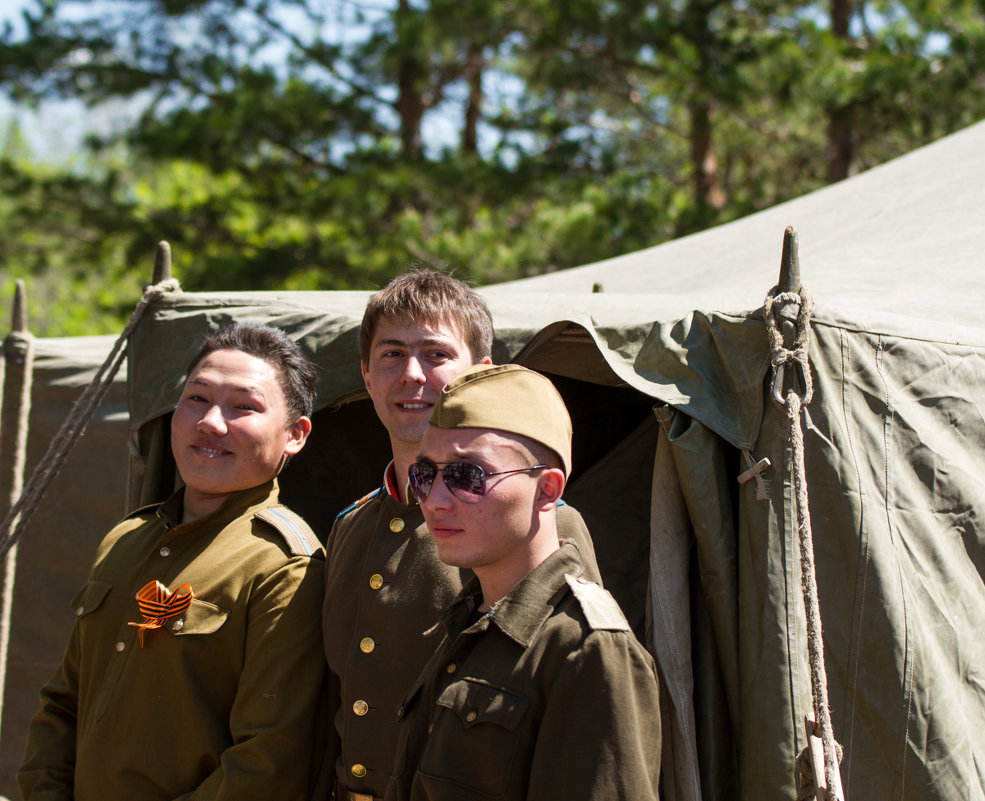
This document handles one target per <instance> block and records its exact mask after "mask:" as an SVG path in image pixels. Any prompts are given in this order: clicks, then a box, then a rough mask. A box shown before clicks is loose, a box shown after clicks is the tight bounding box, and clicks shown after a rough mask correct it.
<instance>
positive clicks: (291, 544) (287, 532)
mask: <svg viewBox="0 0 985 801" xmlns="http://www.w3.org/2000/svg"><path fill="white" fill-rule="evenodd" d="M256 516H257V517H258V518H260V520H263V521H264V522H265V523H269V524H270V525H271V526H273V527H274V528H275V529H277V531H278V532H279V533H280V535H281V536H282V537H283V538H284V542H286V543H287V547H288V549H289V550H290V552H291V553H292V554H293V555H294V556H314V557H318V558H320V559H324V558H325V551H324V550H323V549H322V547H321V543H320V542H319V541H318V538H317V537H316V536H315V532H314V531H312V530H311V526H309V525H308V524H307V523H305V522H304V519H303V518H302V517H301V516H300V515H297V514H295V513H294V512H292V511H291V510H290V509H288V508H287V507H286V506H268V507H266V508H264V509H261V510H260V511H259V512H257V513H256Z"/></svg>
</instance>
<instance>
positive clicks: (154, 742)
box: [18, 481, 324, 801]
mask: <svg viewBox="0 0 985 801" xmlns="http://www.w3.org/2000/svg"><path fill="white" fill-rule="evenodd" d="M277 491H278V490H277V483H276V481H271V482H268V483H267V484H264V485H262V486H260V487H254V488H252V489H250V490H244V491H242V492H239V493H236V494H234V495H232V496H230V497H229V498H228V499H227V500H226V501H225V503H224V504H223V505H222V507H220V508H219V509H218V510H216V511H215V512H213V513H211V514H209V515H206V516H205V517H202V518H199V519H198V520H195V521H193V522H191V523H187V524H183V525H182V524H180V501H181V497H180V495H181V494H180V493H179V494H178V495H176V496H175V497H173V498H172V499H170V500H169V501H167V502H165V503H164V504H162V505H160V506H158V507H152V508H148V509H143V510H139V511H138V512H135V513H134V514H133V515H132V516H131V517H130V518H128V519H127V520H125V521H123V522H122V523H120V524H119V525H118V526H116V527H115V528H114V529H113V530H112V531H111V532H110V533H109V535H108V536H107V537H106V538H105V539H104V540H103V542H102V544H101V545H100V546H99V550H98V552H97V555H96V561H95V564H94V566H93V568H92V572H91V573H90V577H89V581H88V583H87V584H86V586H85V588H84V589H83V590H82V591H81V592H80V593H79V595H78V596H77V597H76V599H75V601H74V606H75V612H76V615H77V616H78V620H77V621H76V623H75V627H74V629H73V631H72V635H71V638H70V640H69V644H68V649H67V651H66V654H65V657H64V660H63V662H62V664H61V666H60V668H59V669H58V671H57V672H56V674H55V676H54V677H53V678H52V680H51V681H50V682H49V683H48V684H47V685H46V686H45V687H44V689H43V690H42V692H41V700H42V705H41V710H40V711H39V712H38V714H37V715H36V716H35V718H34V720H33V721H32V723H31V727H30V730H29V734H28V743H27V753H26V758H25V763H24V765H23V766H22V767H21V770H20V772H19V774H18V781H19V784H20V788H21V793H22V794H23V797H24V798H25V799H26V800H27V801H41V800H42V799H45V800H47V799H64V801H72V799H75V801H107V800H109V801H158V799H160V801H164V799H182V801H198V799H229V801H242V799H272V798H276V799H278V801H281V800H283V801H287V799H299V800H300V799H307V798H308V797H309V792H310V785H311V777H312V773H313V763H314V762H315V758H314V755H313V751H314V750H315V748H316V743H314V742H313V741H312V738H313V737H314V736H315V723H316V721H315V716H316V714H317V712H318V710H319V696H320V693H321V692H322V690H323V682H324V661H323V658H322V654H321V638H320V636H319V635H320V632H319V630H318V622H317V621H318V615H319V611H320V606H321V600H322V595H323V567H322V564H321V558H320V557H321V556H322V553H321V550H320V546H318V544H317V541H314V540H313V538H311V537H310V536H309V537H305V534H306V533H307V534H309V535H310V530H309V531H307V532H305V530H304V528H303V527H302V526H299V525H297V524H296V521H295V523H294V525H293V527H291V528H292V530H291V531H286V532H285V534H284V535H282V534H281V533H280V530H283V529H281V526H280V525H278V528H274V526H273V525H271V524H269V523H267V522H264V521H262V520H260V519H257V518H256V517H255V515H256V514H257V513H258V512H262V511H263V510H264V509H271V508H274V511H273V514H275V515H277V516H278V517H282V516H283V511H284V509H283V507H279V506H277ZM268 513H269V512H268ZM291 537H293V538H294V540H293V541H294V543H295V547H294V548H293V549H290V548H289V547H288V545H287V539H286V538H288V539H290V538H291ZM312 542H313V543H314V544H313V545H312ZM292 550H294V551H298V552H304V555H294V554H293V553H292ZM308 553H312V555H314V556H317V557H318V558H311V557H309V556H308V555H307V554H308ZM153 579H156V580H158V581H160V582H161V583H163V584H164V585H166V586H167V587H168V588H169V589H171V590H175V589H177V588H178V587H180V586H181V585H182V584H186V583H187V584H189V585H191V589H192V592H193V593H194V595H195V599H194V600H193V601H192V604H191V606H190V607H189V609H188V611H187V612H185V613H184V614H182V615H180V616H178V617H174V618H171V619H169V620H168V621H167V623H166V624H165V626H164V627H163V628H159V629H152V630H148V631H146V632H145V633H144V637H143V640H144V642H143V647H141V644H140V641H139V638H138V630H137V628H136V627H135V626H131V625H128V624H129V623H130V622H140V621H142V620H143V617H142V615H141V614H140V611H139V610H138V607H137V601H136V599H135V597H134V596H135V593H136V592H137V591H138V590H139V589H140V588H142V587H143V586H144V585H145V584H146V583H147V582H148V581H151V580H153ZM323 742H324V741H323V740H321V741H320V742H319V743H318V744H317V747H318V748H319V749H320V748H321V747H323Z"/></svg>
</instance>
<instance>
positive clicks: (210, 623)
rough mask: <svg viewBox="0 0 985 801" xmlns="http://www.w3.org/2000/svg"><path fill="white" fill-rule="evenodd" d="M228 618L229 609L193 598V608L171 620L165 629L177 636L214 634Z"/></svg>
mask: <svg viewBox="0 0 985 801" xmlns="http://www.w3.org/2000/svg"><path fill="white" fill-rule="evenodd" d="M228 617H229V610H228V609H223V608H222V607H221V606H216V605H215V604H210V603H209V602H208V601H202V600H199V599H198V598H193V599H192V604H191V606H189V607H188V609H187V610H185V612H184V614H182V615H179V616H178V617H175V618H172V619H171V620H169V621H168V622H167V623H166V624H165V625H164V628H165V629H166V630H167V631H168V632H169V633H171V634H175V635H183V634H214V633H215V632H217V631H218V630H219V629H220V628H222V624H223V623H225V622H226V620H227V618H228Z"/></svg>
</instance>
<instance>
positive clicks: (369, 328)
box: [322, 270, 598, 801]
mask: <svg viewBox="0 0 985 801" xmlns="http://www.w3.org/2000/svg"><path fill="white" fill-rule="evenodd" d="M492 340H493V326H492V317H491V315H490V314H489V310H488V308H487V307H486V304H485V302H484V301H483V300H482V299H481V298H480V297H479V296H478V295H477V294H476V293H475V292H473V291H472V290H471V289H469V287H468V286H467V285H466V284H465V283H463V282H462V281H459V280H457V279H455V278H451V277H450V276H447V275H444V274H442V273H440V272H437V271H434V270H417V271H413V272H409V273H406V274H404V275H401V276H398V277H397V278H395V279H394V280H393V281H391V282H390V284H389V285H388V286H387V287H385V288H384V289H383V290H382V291H380V292H377V293H376V294H375V295H373V296H372V297H371V298H370V300H369V303H368V304H367V307H366V312H365V315H364V317H363V321H362V328H361V330H360V337H359V346H360V355H361V359H362V372H363V378H364V380H365V382H366V388H367V390H368V391H369V394H370V397H371V398H372V400H373V404H374V408H375V409H376V412H377V415H378V416H379V418H380V420H381V421H382V423H383V425H384V426H385V427H386V429H387V432H388V433H389V435H390V443H391V446H392V449H393V461H392V462H390V464H389V465H387V467H386V470H385V474H384V479H383V486H382V487H381V488H380V489H378V490H376V491H374V492H372V493H370V494H369V495H367V496H366V497H365V498H363V499H362V500H361V501H359V502H357V503H356V504H353V506H351V507H350V508H349V509H347V510H345V511H344V512H342V514H340V515H339V517H338V519H337V520H336V522H335V525H334V526H333V527H332V531H331V533H330V534H329V536H328V540H327V543H326V552H327V557H326V565H325V568H326V572H325V605H324V609H323V618H322V619H323V625H324V641H325V656H326V659H327V661H328V665H329V668H330V670H329V680H330V685H331V690H330V702H329V705H330V708H331V709H332V710H333V711H332V716H333V718H334V724H335V725H334V727H332V731H331V732H329V736H330V738H331V741H330V744H329V748H328V751H327V756H326V760H325V762H326V764H325V765H324V766H323V770H324V776H323V784H331V783H332V782H336V783H337V787H336V790H337V797H338V801H370V799H374V798H380V797H382V795H383V793H384V791H385V789H386V783H387V779H388V777H389V775H390V770H391V768H392V767H393V759H394V753H395V748H396V713H395V710H396V707H397V704H398V702H399V701H400V699H401V698H402V697H403V695H404V693H405V692H406V690H407V688H408V687H409V686H410V684H411V682H412V681H413V680H414V679H415V678H416V677H417V675H418V673H419V671H420V669H421V667H422V666H423V665H424V663H425V662H426V661H427V660H428V658H429V657H430V656H431V654H432V653H433V651H434V648H435V646H436V645H437V643H438V639H437V638H436V637H435V636H433V635H428V634H425V631H426V630H427V629H430V628H431V627H432V626H433V624H434V623H435V622H436V621H437V619H438V616H439V614H440V613H441V610H443V609H444V608H445V607H446V606H447V605H448V604H449V603H450V602H451V601H452V599H454V598H455V597H456V595H457V594H458V592H459V591H460V590H461V588H462V584H463V580H464V579H466V578H468V577H469V576H470V575H471V574H470V573H469V572H468V571H461V570H459V569H458V568H454V567H449V566H447V565H445V564H442V563H441V561H440V560H439V559H438V556H437V553H436V551H435V548H434V543H433V541H432V540H431V537H430V536H429V535H428V533H427V529H426V527H425V525H424V518H423V516H422V515H421V511H420V508H419V507H418V506H417V503H416V502H415V501H414V500H413V498H411V497H409V496H408V490H407V468H408V467H409V465H410V464H411V462H413V461H414V460H415V459H416V457H417V452H418V448H419V446H420V439H421V436H422V434H423V433H424V431H425V429H426V428H427V425H428V420H429V418H430V416H431V410H432V408H433V407H434V403H435V401H436V400H437V398H438V394H439V393H440V391H441V388H442V387H443V386H444V385H445V383H446V382H448V381H449V380H451V379H452V378H453V377H454V376H455V375H457V374H458V373H459V372H461V371H462V370H464V369H465V368H466V367H469V366H470V365H472V364H475V363H480V362H481V363H489V362H490V355H491V350H492ZM558 520H559V527H560V529H561V536H562V537H565V538H571V539H573V540H575V541H576V542H577V543H578V547H579V550H580V552H581V557H582V559H583V560H584V561H585V563H586V566H587V570H588V572H589V573H590V574H591V575H592V576H593V577H594V578H596V579H597V578H598V566H597V564H596V562H595V552H594V549H593V548H592V545H591V540H590V538H589V536H588V530H587V528H586V527H585V524H584V521H583V520H582V519H581V515H579V514H578V513H577V512H576V511H575V510H574V509H572V508H571V507H569V506H562V507H561V508H560V509H559V512H558ZM322 792H323V793H324V792H327V788H326V787H323V788H322Z"/></svg>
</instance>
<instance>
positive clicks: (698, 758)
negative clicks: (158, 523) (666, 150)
mask: <svg viewBox="0 0 985 801" xmlns="http://www.w3.org/2000/svg"><path fill="white" fill-rule="evenodd" d="M983 148H985V124H979V125H977V126H973V127H972V128H970V129H967V130H965V131H963V132H960V133H959V134H956V135H955V136H953V137H949V138H948V139H945V140H942V141H940V142H937V143H935V144H933V145H931V146H928V147H927V148H923V149H921V150H920V151H916V152H914V153H912V154H910V155H908V156H905V157H904V158H902V159H899V160H897V161H895V162H892V163H890V164H887V165H884V166H882V167H879V168H876V169H873V170H871V171H869V172H866V173H864V174H862V175H860V176H858V177H856V178H852V179H849V180H847V181H845V182H842V183H841V184H837V185H835V186H832V187H828V188H827V189H824V190H821V191H820V192H817V193H813V194H812V195H808V196H805V197H804V198H799V199H797V200H795V201H791V202H790V203H788V204H784V205H783V206H780V207H777V208H776V209H772V210H769V211H766V212H762V213H761V214H758V215H753V216H752V217H750V218H747V219H746V220H741V221H737V222H735V223H731V224H729V225H727V226H722V227H721V228H718V229H714V230H713V231H709V232H705V233H703V234H697V235H695V236H693V237H688V238H685V239H682V240H680V241H678V242H671V243H668V244H666V245H661V246H659V247H657V248H653V249H650V250H647V251H641V252H640V253H637V254H630V255H628V256H625V257H621V258H619V259H612V260H608V261H606V262H602V263H599V264H596V265H588V266H586V267H582V268H576V269H574V270H569V271H565V272H563V273H556V274H552V275H547V276H543V277H538V278H533V279H528V280H526V281H523V282H516V283H513V284H504V285H498V286H495V287H484V288H482V289H481V290H480V291H481V293H482V294H483V295H484V296H485V297H486V299H487V300H488V302H489V304H490V307H491V309H492V312H493V317H494V322H495V325H496V329H497V341H496V344H495V349H494V360H495V361H497V362H503V361H508V360H515V361H518V362H520V363H522V364H525V365H526V366H528V367H531V368H533V369H537V370H540V371H542V372H545V373H546V374H548V375H549V376H550V377H551V378H552V380H554V381H555V384H556V385H557V387H558V389H559V391H560V392H561V394H562V396H563V397H564V399H565V402H566V403H567V404H568V406H569V409H570V411H571V416H572V421H573V424H574V430H575V442H574V472H573V474H572V479H571V482H570V484H569V486H568V488H567V490H566V494H565V497H566V500H568V501H569V502H570V503H572V504H573V505H574V506H575V507H576V508H578V509H579V510H580V511H581V512H582V514H583V515H584V516H585V519H586V521H587V522H588V525H589V528H590V530H591V531H592V533H593V537H594V539H595V543H596V549H597V551H598V560H599V565H600V568H601V570H602V574H603V577H604V579H605V582H606V585H607V587H609V589H610V590H611V591H612V592H613V594H614V595H615V596H616V598H617V600H618V601H619V602H620V604H621V605H622V606H623V608H624V610H625V611H626V614H627V618H628V619H629V620H630V622H631V624H632V625H633V628H634V630H635V631H636V632H637V634H638V635H639V636H641V637H643V638H645V639H647V640H648V642H649V644H650V646H651V648H652V650H653V651H654V653H655V655H656V656H657V660H658V664H659V666H660V670H661V676H662V681H663V683H664V686H665V690H666V694H665V697H666V698H667V699H668V703H667V704H666V705H665V709H664V713H665V714H666V715H667V716H668V717H667V721H666V722H667V726H666V728H665V731H666V732H667V743H666V745H665V750H664V754H663V755H662V758H663V769H664V775H665V779H664V791H665V794H666V795H667V797H668V798H669V799H673V801H691V799H694V798H698V797H700V798H702V799H706V800H707V801H711V800H712V799H715V800H717V799H723V800H726V801H728V800H730V799H747V798H749V799H751V798H756V799H766V800H767V801H772V800H773V799H776V801H780V799H784V801H786V800H787V799H790V798H793V797H795V792H796V774H795V769H794V759H795V757H796V756H797V754H798V753H799V752H800V750H801V749H802V748H803V747H804V745H805V737H804V728H803V719H804V716H805V715H807V714H810V711H811V699H810V683H809V676H808V669H807V652H806V630H805V625H804V618H803V601H802V598H801V594H800V576H799V567H800V566H799V551H798V545H797V539H796V537H797V525H796V514H795V510H794V505H793V497H792V489H791V478H790V474H789V467H788V460H789V445H788V443H787V441H786V426H787V421H786V416H785V412H784V410H782V409H781V408H779V407H778V406H777V404H776V403H775V402H774V401H773V398H772V391H771V386H770V383H769V382H770V379H769V369H770V354H769V347H768V344H767V338H766V332H765V326H764V322H763V319H762V313H761V311H760V310H759V307H760V306H761V304H762V301H763V298H764V297H765V295H766V293H767V290H769V289H770V288H771V287H772V285H773V284H774V283H775V282H776V274H777V266H778V265H779V260H780V258H779V257H780V244H781V239H782V234H783V229H784V227H785V226H786V225H788V224H792V225H794V226H795V228H796V230H797V231H798V232H799V237H800V243H801V249H800V263H801V267H802V272H803V277H804V283H805V284H806V285H807V287H808V288H809V289H810V291H811V292H812V295H813V297H814V299H815V301H816V302H815V308H814V319H813V322H812V333H813V342H812V345H811V351H810V358H811V370H812V375H813V378H814V385H815V397H814V400H813V401H812V403H811V404H810V405H809V407H807V410H806V412H805V415H804V422H805V449H806V469H807V480H808V489H809V493H810V508H811V514H812V520H813V532H814V542H815V559H816V564H817V581H818V586H819V593H820V605H821V616H822V619H823V625H824V645H825V662H826V666H827V672H828V681H829V694H830V698H831V708H832V717H833V722H834V727H835V736H836V737H837V739H838V740H839V741H840V742H841V743H842V745H843V746H844V747H845V760H844V763H843V764H842V768H841V773H842V780H843V783H844V787H845V793H846V797H847V798H848V799H856V798H867V799H868V798H873V799H877V800H879V801H882V800H883V799H884V800H885V801H890V800H891V799H892V800H893V801H895V800H896V799H907V800H908V801H909V800H910V799H917V800H918V801H922V800H923V799H928V800H929V799H947V801H958V799H961V801H964V799H985V793H983V790H982V787H983V786H985V732H982V729H981V726H980V725H977V724H978V722H980V721H981V720H982V719H985V715H983V713H985V690H983V688H985V680H983V676H982V671H983V670H985V668H983V666H985V659H983V658H982V657H985V653H983V650H985V645H983V644H982V642H983V641H982V640H981V637H980V636H978V633H979V630H980V629H981V627H982V624H983V623H985V589H983V575H985V533H983V529H982V522H981V521H982V516H983V511H985V480H983V479H982V476H983V475H985V470H983V467H985V465H983V459H985V456H983V455H985V448H983V445H985V408H983V407H985V401H983V399H982V392H981V388H982V386H983V385H985V324H983V322H982V319H981V315H980V313H979V311H978V308H977V307H978V305H979V304H980V298H981V297H983V293H982V289H985V286H983V284H985V277H983V276H985V271H983V270H982V265H981V261H980V260H981V257H980V255H979V254H980V253H981V245H982V244H983V243H985V217H983V216H982V214H981V209H982V208H983V205H982V201H983V200H985V194H983V193H985V174H983V171H985V162H983V160H982V159H980V157H979V154H980V153H981V152H982V149H983ZM938 265H940V266H939V267H938ZM597 282H601V283H602V284H604V287H605V291H604V292H602V293H593V292H591V291H590V290H591V287H592V285H593V284H594V283H597ZM367 294H368V293H360V292H324V293H317V292H312V293H307V292H297V293H236V292H231V293H208V294H205V293H174V294H170V295H167V296H165V297H164V298H162V299H161V300H160V301H158V302H156V303H155V304H154V305H153V306H151V307H150V308H149V309H148V311H147V312H146V313H145V315H144V317H143V318H142V319H141V322H140V324H139V325H138V327H137V329H136V330H135V331H134V333H133V335H132V337H131V342H130V350H129V359H130V363H129V373H128V375H129V392H128V397H129V418H130V424H131V471H130V482H129V498H130V502H131V504H136V503H145V502H150V501H153V500H159V499H160V498H163V497H164V496H166V495H167V494H168V492H169V491H170V490H171V488H172V487H173V486H174V482H175V479H176V477H175V473H174V465H173V462H172V461H171V459H170V455H169V452H168V439H169V437H168V424H169V414H170V411H171V409H172V408H173V405H174V403H175V401H176V399H177V395H178V391H179V388H180V384H181V381H182V377H183V374H184V371H185V368H186V367H187V364H188V362H189V360H190V359H191V357H192V355H193V354H194V352H195V350H196V349H197V346H198V342H199V341H200V339H201V337H202V336H203V335H204V334H206V333H207V332H208V331H211V330H213V329H215V328H216V327H218V326H219V325H221V324H223V323H226V322H229V321H232V320H238V321H247V320H248V321H258V322H266V323H269V324H272V325H277V326H279V327H281V328H283V329H284V330H285V331H287V332H288V333H289V334H290V335H291V336H292V337H293V338H295V339H296V340H297V341H299V342H300V343H301V344H302V345H303V346H304V347H305V348H306V349H308V351H309V352H311V353H312V355H313V357H314V359H315V361H316V363H317V364H318V366H319V368H320V378H319V384H318V401H317V408H318V411H317V412H316V415H315V425H314V430H313V434H312V439H311V440H310V441H309V444H308V446H307V447H306V448H305V450H304V451H302V453H301V454H299V456H298V458H297V459H295V460H294V461H293V462H292V463H291V464H290V465H289V466H288V468H287V471H286V472H285V474H284V476H283V481H282V486H283V491H284V496H285V498H286V499H287V500H288V502H289V503H290V504H291V505H292V506H295V507H296V508H297V509H298V510H299V511H300V512H302V514H304V515H305V517H307V518H308V519H309V522H311V523H312V525H313V527H314V528H315V530H316V531H319V532H320V533H321V534H322V536H324V535H325V534H326V533H327V531H328V527H329V526H330V525H331V520H332V518H333V517H334V515H335V513H336V512H337V511H338V510H340V509H341V508H343V507H344V506H346V505H347V504H348V503H349V502H351V501H352V500H354V499H355V498H357V497H359V496H360V495H362V494H363V493H364V492H365V491H366V490H368V489H370V488H371V487H373V486H375V485H378V483H379V479H380V476H381V474H382V470H383V467H384V465H385V464H386V461H387V459H388V458H389V456H388V453H389V449H388V442H387V438H386V434H385V432H384V431H383V430H382V427H381V426H380V424H379V422H378V420H377V419H376V416H375V414H374V413H373V409H372V404H371V403H370V402H369V400H368V399H367V397H366V394H365V391H364V389H363V387H362V381H361V378H360V373H359V364H358V362H359V356H358V346H357V337H358V326H359V320H360V318H361V315H362V309H363V307H364V305H365V301H366V297H367ZM743 451H746V452H748V454H749V455H750V457H751V458H753V459H756V460H759V459H763V458H768V459H769V461H770V464H771V467H770V468H769V469H768V470H766V471H765V472H764V474H763V478H764V479H765V481H766V485H767V493H766V497H765V498H761V497H757V487H756V482H748V483H746V484H741V485H740V484H739V483H738V482H737V481H736V477H737V476H738V475H739V474H740V473H741V472H742V471H743V470H745V468H746V462H745V457H744V455H743ZM654 758H655V759H657V758H661V755H654Z"/></svg>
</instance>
